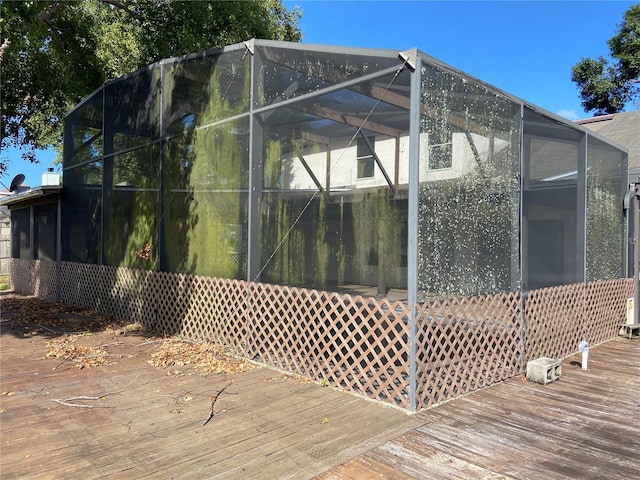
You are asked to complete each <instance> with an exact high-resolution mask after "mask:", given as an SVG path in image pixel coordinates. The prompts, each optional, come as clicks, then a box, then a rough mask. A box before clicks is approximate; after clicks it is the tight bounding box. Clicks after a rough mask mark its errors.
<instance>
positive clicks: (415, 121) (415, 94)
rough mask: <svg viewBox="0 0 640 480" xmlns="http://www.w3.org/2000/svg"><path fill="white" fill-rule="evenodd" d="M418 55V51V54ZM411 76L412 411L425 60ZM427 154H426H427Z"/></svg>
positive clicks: (409, 252)
mask: <svg viewBox="0 0 640 480" xmlns="http://www.w3.org/2000/svg"><path fill="white" fill-rule="evenodd" d="M416 53H417V52H416ZM414 67H415V68H414V69H413V72H412V73H411V85H410V89H411V94H410V101H411V103H410V110H409V200H408V236H409V238H408V239H407V301H408V302H409V305H410V308H411V310H410V311H411V314H410V315H411V318H410V319H409V321H410V324H409V409H410V410H411V411H415V410H416V409H417V390H418V379H417V358H416V357H417V325H416V323H417V310H416V303H417V302H418V233H419V232H418V207H419V201H418V189H419V187H420V93H421V82H422V75H421V73H422V61H421V59H420V56H419V55H417V54H416V55H415V65H414ZM427 154H428V152H425V155H427Z"/></svg>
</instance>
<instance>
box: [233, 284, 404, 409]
mask: <svg viewBox="0 0 640 480" xmlns="http://www.w3.org/2000/svg"><path fill="white" fill-rule="evenodd" d="M250 292H251V295H250V300H249V304H248V309H249V312H250V315H249V317H250V319H249V324H248V331H247V337H246V338H247V340H246V347H245V348H246V351H245V355H246V356H248V357H249V358H252V359H255V360H259V361H261V362H265V363H268V364H271V365H274V366H276V367H279V368H283V369H286V370H289V371H291V372H294V373H298V374H301V375H305V376H308V377H310V378H312V379H314V380H318V381H326V382H328V383H329V384H332V385H336V386H339V387H341V388H344V389H346V390H349V391H351V392H355V393H359V394H361V395H365V396H367V397H368V398H372V399H376V400H381V401H384V402H388V403H391V404H394V405H397V406H400V407H407V406H408V394H409V392H408V371H409V369H408V354H409V342H408V332H409V330H408V327H409V314H410V311H409V308H408V306H407V305H406V304H404V303H401V302H395V303H391V302H388V301H386V300H383V301H378V300H376V299H375V298H363V297H360V296H356V297H351V296H350V295H339V294H336V293H329V292H323V291H316V290H306V289H301V288H293V287H286V286H277V285H267V284H252V285H251V286H250Z"/></svg>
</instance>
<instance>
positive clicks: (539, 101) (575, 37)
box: [0, 0, 638, 186]
mask: <svg viewBox="0 0 640 480" xmlns="http://www.w3.org/2000/svg"><path fill="white" fill-rule="evenodd" d="M283 3H284V4H285V5H286V6H287V7H288V8H293V7H294V6H296V5H297V6H299V7H300V8H301V10H302V19H301V21H300V26H301V28H302V31H303V39H302V41H303V43H311V44H321V45H339V46H346V47H365V48H385V49H393V50H398V51H402V50H407V49H410V48H414V47H417V48H418V49H419V50H421V51H423V52H424V53H426V54H428V55H431V56H432V57H435V58H437V59H439V60H441V61H443V62H445V63H448V64H450V65H452V66H453V67H455V68H457V69H459V70H462V71H464V72H466V73H468V74H470V75H473V76H475V77H477V78H479V79H481V80H483V81H485V82H488V83H490V84H492V85H495V86H496V87H498V88H501V89H502V90H505V91H507V92H509V93H510V94H512V95H515V96H517V97H520V98H522V99H524V100H526V101H527V102H529V103H531V104H533V105H537V106H539V107H542V108H544V109H546V110H549V111H551V112H554V113H557V114H559V115H562V116H564V117H566V118H568V119H570V120H575V119H577V118H585V117H589V116H591V115H590V114H587V113H585V112H584V111H583V110H582V107H581V105H580V98H579V95H578V90H577V89H576V87H575V85H574V84H573V82H571V67H572V66H573V65H574V64H575V63H576V62H578V61H579V60H580V59H582V58H584V57H597V56H598V55H603V56H607V55H608V53H609V49H608V45H607V40H608V39H609V38H611V37H612V36H613V35H615V33H616V31H617V30H618V25H619V24H620V23H621V22H622V17H623V15H624V12H625V11H626V10H627V9H628V8H629V7H630V6H632V5H634V4H636V3H638V1H561V0H557V1H514V0H512V1H506V0H503V1H492V2H488V1H472V0H468V1H459V0H452V1H426V0H422V1H417V0H415V1H384V0H379V1H377V0H360V1H345V0H293V1H290V0H285V1H284V2H283ZM632 108H634V107H633V106H630V109H632ZM2 156H3V157H8V158H9V171H8V174H7V175H5V176H4V177H3V178H0V181H2V182H3V183H4V184H6V185H8V184H9V183H10V182H11V179H12V178H13V177H14V176H15V175H16V174H18V173H23V174H25V176H26V181H25V183H26V184H28V185H31V186H37V185H40V183H41V176H42V173H43V172H44V171H45V170H46V169H47V167H49V166H51V162H52V161H53V160H54V159H55V153H53V152H42V153H41V154H39V155H38V158H39V159H40V163H39V164H38V165H29V164H28V163H27V162H25V161H23V160H21V159H20V157H19V152H16V151H13V150H7V151H6V152H2Z"/></svg>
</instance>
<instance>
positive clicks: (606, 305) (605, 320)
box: [584, 278, 634, 345]
mask: <svg viewBox="0 0 640 480" xmlns="http://www.w3.org/2000/svg"><path fill="white" fill-rule="evenodd" d="M633 288H634V287H633V279H631V278H628V279H626V278H625V279H618V280H605V281H601V282H593V283H589V284H587V294H586V298H585V305H584V308H585V316H584V323H585V326H584V331H585V339H586V340H587V341H588V342H589V343H590V344H591V345H597V344H599V343H602V342H606V341H607V340H610V339H611V338H613V337H615V336H617V335H618V333H619V330H620V325H621V324H623V323H626V317H627V299H628V298H630V297H633Z"/></svg>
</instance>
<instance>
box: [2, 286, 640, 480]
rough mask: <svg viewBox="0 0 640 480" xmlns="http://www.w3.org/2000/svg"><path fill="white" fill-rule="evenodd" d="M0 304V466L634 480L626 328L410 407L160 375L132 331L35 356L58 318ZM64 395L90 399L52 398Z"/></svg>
mask: <svg viewBox="0 0 640 480" xmlns="http://www.w3.org/2000/svg"><path fill="white" fill-rule="evenodd" d="M1 301H2V298H1V297H0V302H1ZM1 307H2V305H1V304H0V308H1ZM2 314H3V318H2V322H1V336H0V388H1V391H2V395H1V396H0V432H1V438H0V477H1V478H2V479H3V480H5V479H14V478H20V479H24V478H30V479H31V478H55V479H60V478H74V479H75V478H83V479H90V478H118V479H128V478H132V479H133V478H136V479H137V478H162V479H169V478H181V479H182V478H193V479H200V478H225V479H235V478H237V479H245V478H260V479H287V478H295V479H310V478H316V479H318V480H328V479H340V480H342V479H370V478H389V479H424V478H518V479H521V478H527V479H551V478H572V479H575V478H580V479H587V478H607V479H618V478H620V479H622V478H624V479H630V478H640V466H639V465H640V460H639V453H640V426H639V424H638V418H639V416H640V415H639V413H640V340H638V339H633V340H629V339H625V338H622V337H621V338H618V339H616V340H614V341H612V342H609V343H607V344H604V345H601V346H598V347H595V348H592V349H591V355H590V359H589V370H588V371H586V372H585V371H582V370H581V369H580V366H579V365H578V364H577V363H578V362H579V361H580V358H579V357H576V358H571V359H567V360H565V362H563V372H562V377H561V379H560V380H559V381H556V382H553V383H550V384H548V385H546V386H543V385H538V384H533V383H530V382H527V381H525V380H524V379H522V378H515V379H511V380H509V381H506V382H503V383H501V384H498V385H495V386H493V387H490V388H487V389H485V390H482V391H479V392H475V393H473V394H470V395H467V396H465V397H463V398H460V399H457V400H454V401H452V402H449V403H447V404H444V405H441V406H439V407H436V408H433V409H431V410H428V411H425V412H422V413H420V414H417V415H415V416H409V415H407V414H405V413H404V412H401V411H398V410H396V409H393V408H389V407H386V408H385V407H382V406H379V405H378V404H375V403H372V402H369V401H366V400H363V399H359V398H356V397H354V396H352V395H348V394H344V393H340V392H337V391H335V390H332V389H330V388H323V387H321V386H320V385H317V384H313V383H306V382H304V381H300V380H299V379H296V378H295V377H292V376H289V375H284V374H282V373H280V372H277V371H274V370H270V369H266V368H262V369H255V370H251V371H249V372H246V373H240V374H234V375H222V374H218V375H212V374H210V375H208V376H201V375H198V374H197V373H195V372H193V371H190V370H189V369H188V368H182V367H181V368H179V370H180V371H181V374H180V375H173V374H172V373H174V372H173V369H162V368H159V367H154V366H152V365H150V364H149V363H148V359H149V355H150V352H151V351H152V349H153V348H154V346H153V344H150V343H148V341H149V339H147V338H145V337H144V336H142V335H140V334H127V335H118V334H114V333H111V334H108V333H106V332H94V333H91V334H90V335H87V338H86V341H87V342H93V344H95V345H104V344H112V345H113V346H112V347H110V352H111V356H110V364H109V365H102V366H98V367H91V368H83V369H79V368H77V366H76V365H74V364H73V362H65V363H61V362H60V360H59V359H52V358H49V359H47V358H44V355H45V352H46V350H47V345H46V342H47V341H48V340H51V339H54V338H57V337H59V334H60V332H61V331H63V330H65V331H66V329H68V328H69V327H68V326H65V325H61V326H56V327H52V328H47V329H44V330H43V329H39V328H33V327H29V328H25V327H23V326H20V325H17V324H16V323H15V321H14V319H13V318H12V317H11V314H10V312H6V309H2ZM72 320H73V321H76V320H77V319H72ZM73 325H76V326H77V325H80V324H79V323H75V324H73ZM82 341H85V339H83V340H82ZM572 363H573V364H572ZM231 380H233V381H234V383H232V384H230V382H231ZM229 384H230V386H229V387H227V389H226V390H225V391H224V392H223V393H222V394H221V395H220V396H219V398H218V399H217V401H216V403H215V409H214V410H215V412H216V414H215V416H214V417H213V418H212V419H211V421H210V422H209V423H208V424H207V425H206V426H203V425H202V424H203V421H204V420H205V419H206V418H207V416H208V413H209V412H210V409H211V402H212V396H215V394H216V392H218V391H220V390H221V389H222V388H223V387H224V386H226V385H229ZM77 396H85V397H94V398H96V399H97V398H100V399H97V400H91V399H89V400H87V399H85V400H78V401H77V403H83V404H87V405H91V406H92V407H94V408H81V407H74V406H68V405H62V404H60V403H56V402H55V401H54V400H63V399H69V398H70V397H77ZM74 402H76V401H71V402H68V403H74Z"/></svg>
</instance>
